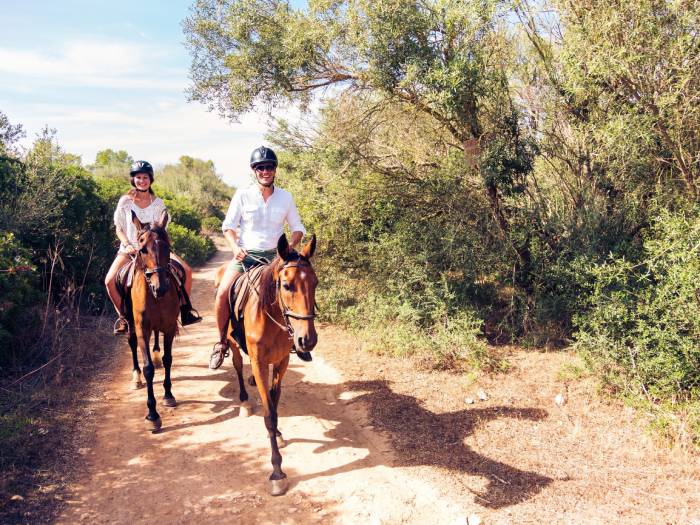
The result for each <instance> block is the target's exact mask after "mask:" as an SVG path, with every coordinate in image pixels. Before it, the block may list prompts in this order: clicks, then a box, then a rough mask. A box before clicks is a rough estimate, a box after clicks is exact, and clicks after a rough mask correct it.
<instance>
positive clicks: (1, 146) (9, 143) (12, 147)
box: [0, 111, 25, 157]
mask: <svg viewBox="0 0 700 525" xmlns="http://www.w3.org/2000/svg"><path fill="white" fill-rule="evenodd" d="M24 136H25V133H24V129H22V125H21V124H16V125H14V126H13V125H12V124H10V120H9V119H8V118H7V115H5V113H3V112H2V111H0V156H1V157H5V156H17V155H18V151H17V149H16V144H17V141H18V140H19V139H21V138H23V137H24Z"/></svg>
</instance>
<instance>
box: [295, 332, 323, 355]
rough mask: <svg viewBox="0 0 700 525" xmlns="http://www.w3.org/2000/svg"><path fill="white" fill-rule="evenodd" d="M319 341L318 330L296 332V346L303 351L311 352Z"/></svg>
mask: <svg viewBox="0 0 700 525" xmlns="http://www.w3.org/2000/svg"><path fill="white" fill-rule="evenodd" d="M317 342H318V336H317V335H316V330H311V331H310V332H309V333H306V334H298V335H297V334H296V333H295V334H294V347H295V348H296V349H297V350H301V351H302V352H311V350H313V349H314V347H315V346H316V343H317Z"/></svg>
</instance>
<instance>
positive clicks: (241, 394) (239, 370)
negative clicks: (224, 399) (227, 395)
mask: <svg viewBox="0 0 700 525" xmlns="http://www.w3.org/2000/svg"><path fill="white" fill-rule="evenodd" d="M231 357H232V358H233V367H234V368H235V369H236V375H237V376H238V399H239V400H240V402H241V408H240V411H239V414H240V415H241V417H248V416H249V415H250V414H252V413H253V405H252V404H251V403H250V401H248V392H247V391H246V389H245V381H244V380H243V356H242V355H241V352H240V350H239V349H238V345H237V344H231Z"/></svg>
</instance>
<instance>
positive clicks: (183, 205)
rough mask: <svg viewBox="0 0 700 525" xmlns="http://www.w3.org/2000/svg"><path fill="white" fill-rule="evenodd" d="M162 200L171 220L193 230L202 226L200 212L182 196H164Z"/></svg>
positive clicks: (197, 229) (196, 230)
mask: <svg viewBox="0 0 700 525" xmlns="http://www.w3.org/2000/svg"><path fill="white" fill-rule="evenodd" d="M163 202H165V205H166V206H167V208H168V213H170V219H171V220H172V221H173V222H175V223H176V224H179V225H180V226H184V227H185V228H187V229H188V230H192V231H195V232H198V231H199V230H200V229H201V228H202V218H201V216H200V214H199V213H198V212H197V210H195V209H194V207H192V205H191V204H190V203H189V202H188V201H187V200H186V199H185V198H184V197H173V198H170V197H164V198H163Z"/></svg>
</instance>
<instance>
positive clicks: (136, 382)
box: [129, 331, 143, 390]
mask: <svg viewBox="0 0 700 525" xmlns="http://www.w3.org/2000/svg"><path fill="white" fill-rule="evenodd" d="M129 347H130V348H131V359H132V361H133V366H134V368H133V369H132V371H131V389H132V390H138V389H139V388H141V387H143V383H142V382H141V369H140V368H139V356H138V354H137V353H136V349H137V343H136V334H135V333H134V332H133V331H132V332H131V333H130V334H129Z"/></svg>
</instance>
